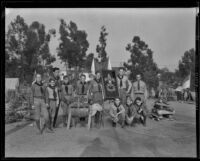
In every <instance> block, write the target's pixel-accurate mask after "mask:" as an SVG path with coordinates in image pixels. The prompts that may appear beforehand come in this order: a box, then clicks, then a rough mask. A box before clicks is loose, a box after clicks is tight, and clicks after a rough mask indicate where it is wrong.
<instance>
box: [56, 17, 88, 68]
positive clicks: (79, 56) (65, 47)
mask: <svg viewBox="0 0 200 161" xmlns="http://www.w3.org/2000/svg"><path fill="white" fill-rule="evenodd" d="M59 33H60V44H59V47H58V48H57V50H58V56H59V58H60V59H61V60H62V62H65V64H66V65H68V67H69V68H71V67H76V66H79V67H83V66H84V60H85V56H86V51H87V49H88V47H89V43H88V41H87V33H86V32H85V31H84V30H78V27H77V25H76V24H75V23H74V22H72V21H70V23H69V25H67V24H66V22H65V21H64V20H63V19H61V20H60V28H59Z"/></svg>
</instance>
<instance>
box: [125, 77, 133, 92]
mask: <svg viewBox="0 0 200 161" xmlns="http://www.w3.org/2000/svg"><path fill="white" fill-rule="evenodd" d="M126 81H127V84H128V90H127V93H130V90H131V87H132V83H131V81H130V80H128V78H127V80H126Z"/></svg>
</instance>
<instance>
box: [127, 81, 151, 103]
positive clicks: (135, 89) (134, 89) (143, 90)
mask: <svg viewBox="0 0 200 161" xmlns="http://www.w3.org/2000/svg"><path fill="white" fill-rule="evenodd" d="M139 84H140V89H138V81H136V82H134V83H133V85H132V91H131V95H132V96H133V98H134V95H135V94H144V96H145V99H147V88H146V84H145V83H144V82H143V81H142V80H140V83H139Z"/></svg>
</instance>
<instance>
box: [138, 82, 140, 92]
mask: <svg viewBox="0 0 200 161" xmlns="http://www.w3.org/2000/svg"><path fill="white" fill-rule="evenodd" d="M139 90H140V81H138V91H139Z"/></svg>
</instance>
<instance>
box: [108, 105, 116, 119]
mask: <svg viewBox="0 0 200 161" xmlns="http://www.w3.org/2000/svg"><path fill="white" fill-rule="evenodd" d="M109 113H110V116H112V117H115V115H114V113H113V108H112V107H110V111H109Z"/></svg>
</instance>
